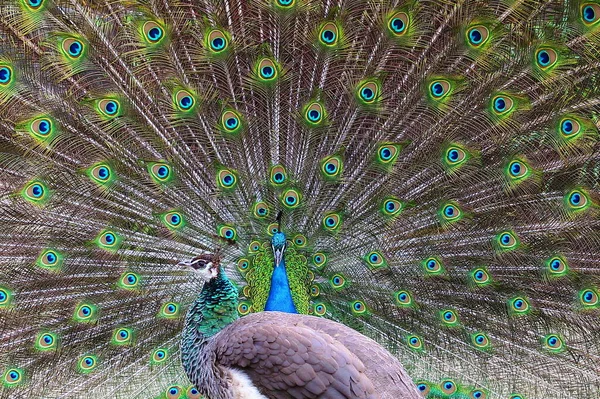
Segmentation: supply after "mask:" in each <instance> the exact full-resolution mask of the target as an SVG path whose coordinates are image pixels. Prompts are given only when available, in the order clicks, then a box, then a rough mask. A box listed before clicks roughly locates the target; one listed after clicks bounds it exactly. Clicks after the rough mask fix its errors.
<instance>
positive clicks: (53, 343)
mask: <svg viewBox="0 0 600 399" xmlns="http://www.w3.org/2000/svg"><path fill="white" fill-rule="evenodd" d="M57 347H58V337H57V336H56V334H53V333H49V332H46V333H41V334H38V336H37V339H36V341H35V348H36V349H37V350H39V351H52V350H56V348H57Z"/></svg>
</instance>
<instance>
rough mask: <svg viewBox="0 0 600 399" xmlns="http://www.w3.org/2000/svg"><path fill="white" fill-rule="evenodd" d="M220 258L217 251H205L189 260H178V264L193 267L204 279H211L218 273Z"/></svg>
mask: <svg viewBox="0 0 600 399" xmlns="http://www.w3.org/2000/svg"><path fill="white" fill-rule="evenodd" d="M220 264H221V258H220V256H219V254H218V252H217V253H214V254H212V253H205V254H201V255H198V256H196V257H194V258H192V259H191V260H190V261H182V262H179V265H180V266H187V267H191V268H192V269H194V271H195V272H196V273H198V274H199V275H200V276H201V277H202V278H203V279H204V280H205V281H209V280H212V279H213V278H215V277H217V275H218V274H219V267H220Z"/></svg>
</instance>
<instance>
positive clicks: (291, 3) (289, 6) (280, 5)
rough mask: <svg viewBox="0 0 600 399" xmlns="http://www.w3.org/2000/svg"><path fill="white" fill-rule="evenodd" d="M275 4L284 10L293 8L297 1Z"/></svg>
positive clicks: (290, 0)
mask: <svg viewBox="0 0 600 399" xmlns="http://www.w3.org/2000/svg"><path fill="white" fill-rule="evenodd" d="M274 1H275V4H276V5H278V6H279V7H282V8H291V7H293V6H294V4H295V3H296V0H274Z"/></svg>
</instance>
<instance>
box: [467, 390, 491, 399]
mask: <svg viewBox="0 0 600 399" xmlns="http://www.w3.org/2000/svg"><path fill="white" fill-rule="evenodd" d="M469 397H470V398H471V399H487V393H486V392H485V391H484V390H482V389H474V390H472V391H471V393H470V394H469Z"/></svg>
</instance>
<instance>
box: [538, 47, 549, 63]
mask: <svg viewBox="0 0 600 399" xmlns="http://www.w3.org/2000/svg"><path fill="white" fill-rule="evenodd" d="M537 59H538V62H539V64H540V65H541V66H548V65H549V64H550V54H548V52H547V51H546V50H541V51H539V52H538V55H537Z"/></svg>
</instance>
